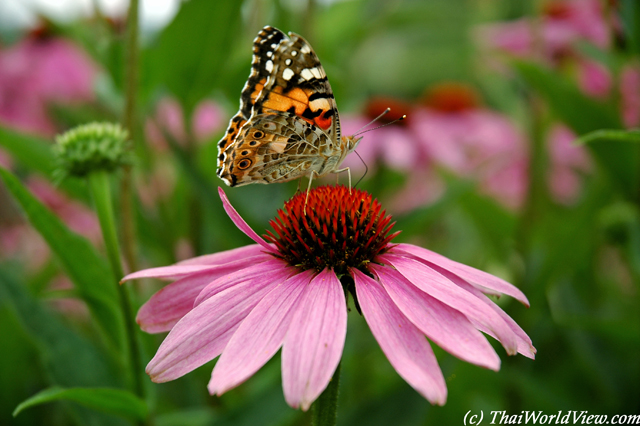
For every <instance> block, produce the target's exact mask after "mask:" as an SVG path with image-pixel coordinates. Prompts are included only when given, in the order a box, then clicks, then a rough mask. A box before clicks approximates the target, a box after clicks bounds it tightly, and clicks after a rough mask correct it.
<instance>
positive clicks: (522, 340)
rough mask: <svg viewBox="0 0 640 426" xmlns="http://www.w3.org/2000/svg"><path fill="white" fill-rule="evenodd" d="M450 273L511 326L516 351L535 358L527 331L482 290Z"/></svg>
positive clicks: (480, 326)
mask: <svg viewBox="0 0 640 426" xmlns="http://www.w3.org/2000/svg"><path fill="white" fill-rule="evenodd" d="M443 273H446V272H443ZM451 275H452V276H451V277H449V278H450V279H452V280H457V284H458V285H459V286H460V287H462V288H464V289H466V290H467V291H469V292H470V293H472V294H474V295H475V296H476V297H477V298H478V299H480V300H482V301H483V302H484V303H485V304H487V306H489V307H490V308H491V309H493V311H494V312H496V313H497V314H498V315H499V316H500V318H502V319H503V320H504V322H505V323H507V325H508V326H509V328H511V330H512V331H513V332H514V333H515V335H516V337H517V340H518V342H517V343H518V353H520V354H522V355H524V356H526V357H527V358H531V359H535V355H536V348H535V347H534V346H533V343H532V342H531V339H530V338H529V336H528V335H527V333H525V332H524V330H523V329H522V328H521V327H520V326H519V325H518V323H516V322H515V321H514V320H513V318H511V317H510V316H509V315H507V314H506V313H505V312H504V311H503V310H502V309H500V307H499V306H498V305H496V304H495V303H493V301H492V300H491V299H489V298H488V297H487V296H485V295H484V294H482V292H480V291H479V290H478V289H476V288H475V287H473V286H472V285H470V284H469V283H467V282H465V281H463V280H461V279H460V278H459V277H456V276H455V275H453V274H451ZM472 322H473V320H472ZM474 324H475V323H474ZM475 326H476V327H477V328H478V329H479V330H481V331H483V332H484V333H487V334H488V335H490V336H491V337H493V338H496V336H495V335H494V334H493V333H492V332H491V331H490V330H485V329H484V327H482V325H481V324H475Z"/></svg>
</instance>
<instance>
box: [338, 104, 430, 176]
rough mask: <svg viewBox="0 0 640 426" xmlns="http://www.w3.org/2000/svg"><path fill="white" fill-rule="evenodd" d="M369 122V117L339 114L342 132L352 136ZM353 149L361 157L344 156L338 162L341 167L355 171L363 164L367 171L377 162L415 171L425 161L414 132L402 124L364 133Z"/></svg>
mask: <svg viewBox="0 0 640 426" xmlns="http://www.w3.org/2000/svg"><path fill="white" fill-rule="evenodd" d="M369 121H371V120H370V119H369V118H368V117H366V116H355V115H352V116H349V115H346V116H344V117H341V120H340V124H341V125H342V134H344V135H352V134H354V133H355V132H357V131H358V130H360V129H362V127H363V126H365V125H366V124H367V123H369ZM375 125H378V126H379V125H380V124H379V123H376V124H375ZM375 125H374V126H375ZM357 152H358V154H359V155H360V157H361V158H362V160H361V159H360V158H358V156H357V155H348V156H347V158H346V159H345V161H344V162H343V163H342V164H343V165H344V167H349V168H351V169H352V171H354V172H356V173H359V172H361V171H363V170H364V168H365V167H364V165H365V164H366V165H367V167H369V169H370V171H371V172H375V167H376V164H378V163H379V162H382V163H384V164H385V165H386V166H388V167H391V168H393V169H396V170H415V168H416V167H418V165H419V164H421V163H424V160H425V159H422V158H421V155H422V152H421V151H420V148H419V146H418V144H417V143H416V140H415V137H414V135H413V134H412V133H411V131H410V130H409V129H408V128H407V127H406V126H399V125H390V126H388V127H383V128H381V129H377V130H374V131H372V132H369V133H366V134H365V135H364V139H363V140H362V141H361V143H360V144H359V145H358V149H357Z"/></svg>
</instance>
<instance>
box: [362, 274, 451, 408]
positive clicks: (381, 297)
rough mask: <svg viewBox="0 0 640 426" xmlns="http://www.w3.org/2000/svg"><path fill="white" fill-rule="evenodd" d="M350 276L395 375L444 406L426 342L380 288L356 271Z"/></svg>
mask: <svg viewBox="0 0 640 426" xmlns="http://www.w3.org/2000/svg"><path fill="white" fill-rule="evenodd" d="M351 274H352V276H353V279H354V281H355V284H356V293H357V295H358V301H359V302H360V307H361V308H362V313H363V314H364V318H365V320H366V321H367V324H369V328H370V329H371V332H372V333H373V336H374V337H375V338H376V340H377V341H378V344H379V345H380V348H382V352H384V354H385V355H386V356H387V359H389V362H390V363H391V365H392V366H393V368H395V370H396V371H397V372H398V374H399V375H400V376H401V377H402V378H403V379H404V380H406V381H407V383H409V384H410V385H411V386H412V387H413V388H414V389H415V390H417V391H418V392H419V393H420V394H421V395H422V396H424V397H425V398H426V399H427V400H429V402H431V403H432V404H438V405H444V403H445V401H446V399H447V387H446V385H445V383H444V377H443V376H442V371H440V367H439V366H438V361H437V360H436V357H435V355H434V354H433V351H432V350H431V346H429V342H428V341H427V339H426V338H425V337H424V334H423V333H422V332H421V331H420V330H418V328H416V326H414V325H413V324H412V323H411V322H410V321H409V320H408V319H407V318H406V317H405V316H404V315H403V314H402V312H400V310H399V309H398V308H397V307H396V305H395V304H394V303H393V301H392V300H391V299H390V298H389V296H388V295H387V293H386V292H385V291H384V289H383V288H382V286H381V285H380V284H379V283H378V282H376V281H375V280H372V279H371V278H369V277H368V276H366V275H365V274H363V273H362V272H360V271H358V270H357V269H352V270H351Z"/></svg>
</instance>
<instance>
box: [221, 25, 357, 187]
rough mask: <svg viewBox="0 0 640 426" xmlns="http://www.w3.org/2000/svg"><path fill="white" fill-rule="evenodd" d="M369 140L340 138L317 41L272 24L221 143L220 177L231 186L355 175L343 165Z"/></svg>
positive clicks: (261, 36) (257, 44)
mask: <svg viewBox="0 0 640 426" xmlns="http://www.w3.org/2000/svg"><path fill="white" fill-rule="evenodd" d="M361 139H362V138H361V137H360V138H357V137H355V136H341V135H340V117H339V116H338V108H337V106H336V102H335V99H334V97H333V92H332V91H331V86H330V85H329V80H327V75H326V73H325V72H324V69H323V68H322V65H321V64H320V60H319V59H318V56H317V55H316V54H315V52H314V51H313V49H312V48H311V46H310V45H309V43H308V42H307V41H306V40H305V39H304V38H302V37H301V36H299V35H298V34H294V33H291V32H290V33H289V35H288V37H287V36H286V35H285V34H284V33H283V32H282V31H280V30H278V29H277V28H274V27H271V26H266V27H264V28H263V29H262V30H261V31H260V32H259V33H258V36H257V37H256V38H255V40H254V41H253V59H252V62H251V74H250V75H249V79H248V80H247V82H246V84H245V85H244V88H243V89H242V94H241V96H240V110H239V111H238V113H237V114H236V115H235V116H233V117H232V118H231V120H230V121H229V127H228V129H227V132H226V134H225V135H224V137H223V138H222V139H221V140H220V142H218V168H217V175H218V177H220V179H222V180H223V181H224V182H225V183H226V184H227V185H229V186H242V185H248V184H251V183H262V184H268V183H273V182H288V181H290V180H293V179H297V178H301V177H303V176H308V177H309V187H310V186H311V181H312V180H313V178H314V177H320V176H323V175H325V174H327V173H339V172H343V171H347V172H349V168H343V169H340V168H339V167H340V164H341V163H342V161H343V160H344V159H345V157H346V156H347V154H349V153H350V152H352V151H353V150H354V149H355V148H356V147H357V145H358V143H359V142H360V140H361ZM349 187H351V174H350V173H349Z"/></svg>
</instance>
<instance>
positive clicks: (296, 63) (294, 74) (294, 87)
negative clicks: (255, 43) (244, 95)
mask: <svg viewBox="0 0 640 426" xmlns="http://www.w3.org/2000/svg"><path fill="white" fill-rule="evenodd" d="M266 67H267V68H269V69H271V75H269V78H268V79H267V81H266V83H265V85H264V87H263V88H262V91H261V92H260V93H259V95H258V97H257V98H256V99H255V101H254V105H253V109H252V113H253V114H263V113H269V112H278V111H280V112H282V111H287V112H290V113H292V114H295V115H297V116H298V117H300V118H302V119H303V120H305V121H307V122H308V123H310V124H313V125H316V126H318V127H320V128H321V129H322V130H323V131H324V132H325V133H326V134H327V135H328V136H329V137H330V138H331V139H333V140H338V141H339V140H340V123H339V118H338V108H337V106H336V102H335V99H334V97H333V91H332V90H331V85H330V84H329V80H328V79H327V74H326V73H325V71H324V69H323V68H322V65H321V64H320V60H319V59H318V56H317V55H316V54H315V52H314V51H313V49H312V48H311V46H310V45H309V43H307V41H306V40H305V39H304V38H302V37H301V36H299V35H298V34H294V33H289V38H286V39H283V40H282V41H281V43H280V45H279V46H278V48H277V49H276V51H275V53H274V55H273V60H271V61H267V63H266Z"/></svg>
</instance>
